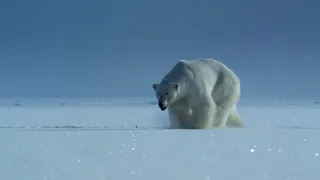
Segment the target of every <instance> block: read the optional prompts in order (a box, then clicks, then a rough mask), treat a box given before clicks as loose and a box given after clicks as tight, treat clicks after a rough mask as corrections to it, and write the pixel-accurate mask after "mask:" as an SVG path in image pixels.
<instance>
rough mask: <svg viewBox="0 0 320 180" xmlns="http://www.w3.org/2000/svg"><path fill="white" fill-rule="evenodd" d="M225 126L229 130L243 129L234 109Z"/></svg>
mask: <svg viewBox="0 0 320 180" xmlns="http://www.w3.org/2000/svg"><path fill="white" fill-rule="evenodd" d="M226 126H227V127H228V128H229V127H230V128H243V127H244V125H243V123H242V121H241V119H240V117H239V114H238V112H237V109H236V107H234V108H232V109H231V111H230V114H229V116H228V120H227V123H226Z"/></svg>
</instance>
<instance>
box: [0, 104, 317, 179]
mask: <svg viewBox="0 0 320 180" xmlns="http://www.w3.org/2000/svg"><path fill="white" fill-rule="evenodd" d="M319 108H320V105H319V103H317V101H283V100H282V101H278V100H277V101H274V100H250V101H247V100H243V101H241V103H240V104H239V112H240V115H241V117H242V119H243V121H244V124H245V128H244V129H217V130H170V129H167V125H168V122H167V112H161V111H160V110H159V109H158V107H157V106H156V105H155V104H154V102H152V99H151V100H150V99H135V100H129V99H124V100H123V99H20V100H11V99H2V100H0V153H1V156H0V162H1V163H0V174H1V179H5V180H230V179H241V180H257V179H270V180H278V179H279V180H301V179H308V180H317V179H318V177H320V171H319V170H318V166H319V164H320V156H319V154H320V143H319V142H318V138H319V137H320V131H319V129H320V121H319V118H320V110H319Z"/></svg>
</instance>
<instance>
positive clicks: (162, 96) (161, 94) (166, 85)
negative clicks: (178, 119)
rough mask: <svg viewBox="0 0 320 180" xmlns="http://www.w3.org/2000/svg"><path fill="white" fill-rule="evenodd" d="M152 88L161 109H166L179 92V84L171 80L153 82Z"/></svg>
mask: <svg viewBox="0 0 320 180" xmlns="http://www.w3.org/2000/svg"><path fill="white" fill-rule="evenodd" d="M152 88H153V90H154V91H155V93H156V96H157V99H158V105H159V108H160V109H161V111H164V110H166V109H167V107H168V106H169V105H170V104H172V103H173V102H174V101H175V100H176V98H177V96H178V95H179V92H180V84H179V83H173V82H161V83H160V84H153V85H152Z"/></svg>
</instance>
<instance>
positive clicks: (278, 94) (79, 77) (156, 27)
mask: <svg viewBox="0 0 320 180" xmlns="http://www.w3.org/2000/svg"><path fill="white" fill-rule="evenodd" d="M319 6H320V1H316V0H306V1H302V0H283V1H278V0H268V1H261V0H242V1H240V0H233V1H231V0H215V1H213V0H161V1H160V0H134V1H133V0H122V1H120V0H90V1H89V0H86V1H85V0H54V1H47V0H28V1H27V0H3V1H1V3H0V23H1V27H0V62H1V65H0V73H1V76H0V82H1V91H0V96H1V97H8V96H13V97H21V96H27V97H43V96H55V97H61V96H63V97H114V96H117V97H143V96H153V91H152V88H151V84H152V83H156V82H159V81H160V79H161V77H162V76H163V75H164V73H166V72H167V71H168V70H169V69H170V68H171V67H172V66H173V65H174V64H175V63H176V61H178V60H179V59H195V58H200V57H212V58H216V59H217V60H220V61H222V62H224V63H225V64H226V65H228V66H229V67H230V68H232V69H233V70H234V71H235V72H236V73H237V74H238V75H239V77H240V79H241V81H242V93H243V95H242V96H243V97H261V98H264V97H274V98H285V97H289V98H291V97H292V98H304V97H308V98H310V97H320V85H319V82H320V80H319V77H320V61H319V58H320V20H319V17H320V11H319Z"/></svg>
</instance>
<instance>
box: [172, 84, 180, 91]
mask: <svg viewBox="0 0 320 180" xmlns="http://www.w3.org/2000/svg"><path fill="white" fill-rule="evenodd" d="M172 85H173V87H174V89H175V90H177V91H179V89H180V84H179V83H172Z"/></svg>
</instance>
